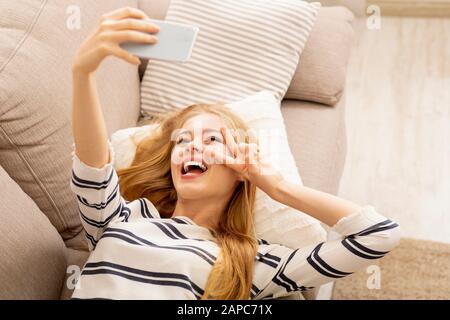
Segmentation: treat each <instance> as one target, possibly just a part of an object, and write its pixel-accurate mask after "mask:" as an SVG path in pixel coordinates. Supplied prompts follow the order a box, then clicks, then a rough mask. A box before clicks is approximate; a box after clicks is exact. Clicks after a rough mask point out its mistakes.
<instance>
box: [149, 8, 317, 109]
mask: <svg viewBox="0 0 450 320" xmlns="http://www.w3.org/2000/svg"><path fill="white" fill-rule="evenodd" d="M319 8H320V3H308V2H306V1H301V0H277V1H269V0H208V1H205V0H172V1H171V3H170V5H169V8H168V11H167V15H166V21H173V22H179V23H185V24H192V25H196V26H198V27H199V28H200V31H199V34H198V37H197V41H196V44H195V46H194V49H193V52H192V56H191V58H190V60H189V61H188V62H187V63H182V64H177V63H173V62H167V61H156V60H150V61H149V63H148V65H147V69H146V71H145V74H144V77H143V80H142V82H141V108H142V109H141V112H142V115H144V116H150V115H154V114H157V113H160V112H165V111H168V110H172V109H177V108H181V107H185V106H187V105H190V104H194V103H201V102H202V103H214V102H224V103H226V102H228V101H234V100H238V99H243V98H244V97H247V96H250V95H252V94H255V93H257V92H259V91H260V90H268V91H270V92H272V93H273V94H274V95H275V97H276V99H277V100H279V101H281V100H282V98H283V96H284V95H285V93H286V91H287V89H288V87H289V84H290V82H291V80H292V77H293V75H294V73H295V70H296V68H297V65H298V63H299V58H300V55H301V53H302V51H303V48H304V46H305V43H306V41H307V39H308V37H309V34H310V31H311V29H312V27H313V25H314V22H315V19H316V16H317V12H318V10H319Z"/></svg>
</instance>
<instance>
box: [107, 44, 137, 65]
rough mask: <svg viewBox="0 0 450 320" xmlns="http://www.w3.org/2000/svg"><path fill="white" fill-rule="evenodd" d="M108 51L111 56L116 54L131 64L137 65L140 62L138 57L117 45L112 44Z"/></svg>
mask: <svg viewBox="0 0 450 320" xmlns="http://www.w3.org/2000/svg"><path fill="white" fill-rule="evenodd" d="M109 52H110V53H111V54H112V55H113V56H116V57H117V58H120V59H123V60H125V61H127V62H129V63H132V64H136V65H138V64H139V63H140V62H141V61H140V60H139V58H138V57H136V56H134V55H132V54H131V53H129V52H128V51H126V50H123V49H122V48H120V47H119V46H112V47H110V48H109Z"/></svg>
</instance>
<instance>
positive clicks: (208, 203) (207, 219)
mask: <svg viewBox="0 0 450 320" xmlns="http://www.w3.org/2000/svg"><path fill="white" fill-rule="evenodd" d="M225 207H226V202H224V201H216V200H214V201H212V199H207V200H206V199H198V200H191V199H189V200H187V199H178V200H177V204H176V206H175V210H174V211H173V214H172V217H176V216H186V217H188V218H190V219H191V220H192V221H194V222H195V223H196V224H198V225H199V226H202V227H206V228H213V229H216V227H217V226H218V225H219V220H220V216H221V215H222V214H223V212H224V211H225Z"/></svg>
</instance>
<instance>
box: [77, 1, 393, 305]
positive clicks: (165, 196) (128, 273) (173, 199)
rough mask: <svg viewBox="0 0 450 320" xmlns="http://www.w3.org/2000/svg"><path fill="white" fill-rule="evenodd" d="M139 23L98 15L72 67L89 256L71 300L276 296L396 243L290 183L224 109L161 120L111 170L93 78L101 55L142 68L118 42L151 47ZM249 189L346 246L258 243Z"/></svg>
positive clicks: (381, 228) (368, 222)
mask: <svg viewBox="0 0 450 320" xmlns="http://www.w3.org/2000/svg"><path fill="white" fill-rule="evenodd" d="M144 18H147V17H146V15H145V14H144V13H143V12H142V11H139V10H137V9H130V8H124V9H119V10H116V11H114V12H111V13H109V14H106V15H104V16H103V17H102V19H101V22H100V25H99V27H98V29H97V30H95V32H94V33H92V35H91V36H90V37H89V38H88V39H87V40H86V41H85V42H84V43H83V45H82V46H81V48H80V50H79V51H78V52H77V54H76V56H75V59H74V63H73V68H72V71H73V115H72V116H73V119H72V120H73V135H74V140H75V151H74V153H73V174H72V180H71V188H72V190H73V192H74V193H75V194H76V195H77V199H78V205H79V209H80V215H81V221H82V223H83V226H84V228H85V232H86V237H87V239H88V243H89V248H90V250H91V251H92V252H91V255H90V257H89V259H88V261H87V263H86V264H85V266H84V268H83V271H82V274H81V276H80V279H79V284H80V286H79V287H78V288H77V289H76V290H75V292H74V294H73V298H82V299H89V298H105V299H265V298H276V297H281V296H284V295H287V294H289V293H291V292H293V291H304V290H308V289H310V288H313V287H316V286H319V285H321V284H323V283H326V282H329V281H334V280H336V279H339V278H342V277H344V276H346V275H349V274H351V273H352V272H354V271H356V270H358V269H360V268H363V267H365V266H367V265H369V264H371V263H373V260H374V259H378V258H381V257H383V256H384V255H385V254H386V253H387V252H389V251H390V250H392V249H393V248H394V247H395V246H396V245H397V242H398V239H399V228H398V226H397V224H396V223H394V222H392V221H390V220H388V219H386V218H384V217H383V216H381V215H380V214H378V213H377V212H375V210H374V208H373V207H371V206H363V207H361V206H359V205H356V204H354V203H352V202H350V201H347V200H344V199H340V198H338V197H335V196H332V195H329V194H327V193H323V192H320V191H316V190H313V189H310V188H307V187H303V186H296V185H292V184H290V183H288V182H286V181H285V180H284V179H283V177H282V176H280V175H279V174H278V173H276V172H275V171H274V170H273V169H272V168H271V166H270V164H268V163H264V161H263V159H261V157H260V155H259V151H258V146H257V144H255V143H253V142H251V141H250V140H249V137H248V136H247V135H242V134H240V135H238V134H234V133H235V132H236V130H239V131H240V132H245V130H246V129H247V127H246V126H245V124H244V122H243V121H242V120H240V119H239V118H238V117H237V116H235V115H234V114H233V113H231V112H230V111H229V110H228V109H227V108H226V107H224V106H222V105H202V104H198V105H193V106H189V107H187V108H185V109H183V110H181V111H179V112H176V113H174V114H170V115H166V116H165V117H164V118H163V119H161V120H160V121H161V122H160V125H159V127H158V129H157V130H156V131H155V132H154V134H152V135H151V136H150V137H149V138H146V139H145V140H143V141H142V142H141V143H140V144H139V146H138V148H137V152H136V155H135V158H134V161H133V163H132V165H131V166H130V167H129V168H126V169H123V170H120V171H119V172H116V171H115V170H114V168H113V162H114V151H113V150H112V148H111V146H110V143H109V141H108V137H107V133H106V129H105V123H104V119H103V115H102V112H101V107H100V103H99V101H98V97H97V92H96V87H95V81H94V74H95V70H96V69H97V67H98V66H99V64H100V63H101V61H102V60H103V59H104V58H105V57H106V56H108V55H114V56H116V57H119V58H121V59H123V60H125V61H128V62H130V63H133V64H138V63H139V60H138V59H137V58H136V57H134V56H131V55H130V54H128V53H127V52H125V51H123V50H122V49H121V48H120V47H119V45H118V44H119V43H120V42H122V41H135V42H148V43H151V42H154V41H156V40H157V38H156V35H155V33H157V31H158V30H157V27H156V26H154V25H152V24H150V23H149V22H146V21H144V20H143V19H144ZM149 34H151V35H149ZM119 177H120V180H119ZM256 187H258V188H260V189H261V190H263V191H264V192H266V193H267V194H268V195H269V196H270V197H272V198H273V199H275V200H276V201H279V202H281V203H284V204H286V205H288V206H291V207H293V208H295V209H298V210H300V211H302V212H305V213H307V214H309V215H311V216H313V217H315V218H317V219H319V220H320V221H322V222H324V223H326V224H327V225H329V226H332V227H333V228H334V230H335V231H337V232H339V233H340V234H342V236H343V237H342V239H339V240H335V241H329V242H325V243H321V244H319V245H318V246H315V247H311V248H298V249H296V250H293V249H290V248H287V247H284V246H282V245H278V244H271V243H267V242H266V241H264V240H263V239H257V238H256V236H255V234H254V228H253V206H254V203H255V189H256Z"/></svg>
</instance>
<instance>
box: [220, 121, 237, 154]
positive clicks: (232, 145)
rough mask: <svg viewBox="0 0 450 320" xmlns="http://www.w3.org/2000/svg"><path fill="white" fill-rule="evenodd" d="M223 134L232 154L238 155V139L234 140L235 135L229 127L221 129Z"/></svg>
mask: <svg viewBox="0 0 450 320" xmlns="http://www.w3.org/2000/svg"><path fill="white" fill-rule="evenodd" d="M221 132H222V135H223V137H224V139H225V144H226V146H227V147H228V149H229V150H230V152H231V154H232V155H233V156H235V157H236V155H237V153H238V151H239V150H238V145H237V144H236V141H234V137H233V135H232V134H231V130H230V129H227V128H222V129H221Z"/></svg>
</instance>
